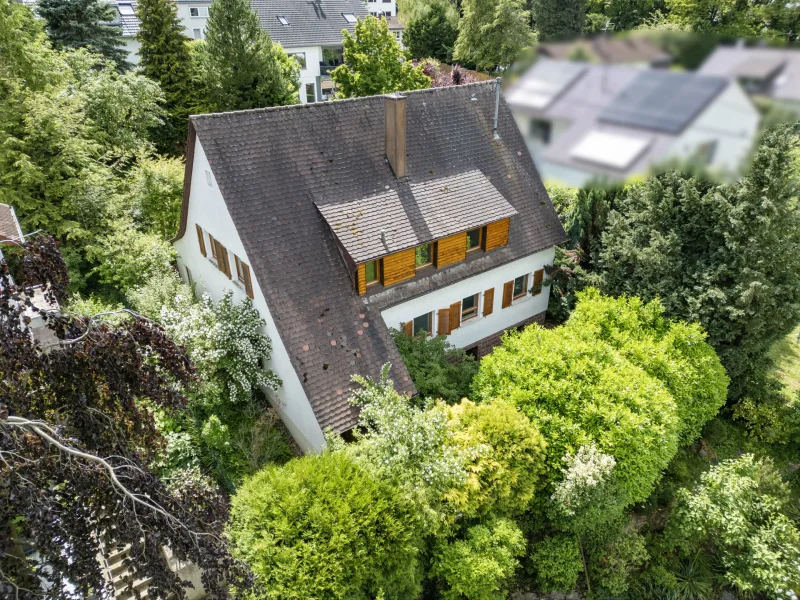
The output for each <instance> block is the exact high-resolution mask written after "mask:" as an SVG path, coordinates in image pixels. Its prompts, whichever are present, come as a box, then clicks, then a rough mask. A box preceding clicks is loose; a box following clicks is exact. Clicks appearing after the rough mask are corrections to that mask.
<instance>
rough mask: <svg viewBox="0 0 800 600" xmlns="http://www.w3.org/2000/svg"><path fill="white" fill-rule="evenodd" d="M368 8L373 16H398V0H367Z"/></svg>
mask: <svg viewBox="0 0 800 600" xmlns="http://www.w3.org/2000/svg"><path fill="white" fill-rule="evenodd" d="M367 10H368V11H369V14H371V15H372V16H373V17H396V16H397V0H367Z"/></svg>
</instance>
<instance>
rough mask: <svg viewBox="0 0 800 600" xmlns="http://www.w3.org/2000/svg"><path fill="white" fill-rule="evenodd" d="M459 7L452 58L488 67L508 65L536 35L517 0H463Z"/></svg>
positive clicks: (486, 69) (482, 67)
mask: <svg viewBox="0 0 800 600" xmlns="http://www.w3.org/2000/svg"><path fill="white" fill-rule="evenodd" d="M461 8H462V13H463V16H462V17H461V20H460V21H459V22H458V38H457V39H456V45H455V50H454V53H453V58H454V59H455V60H458V61H462V62H464V63H467V64H473V65H475V66H477V68H478V69H481V70H483V71H491V70H493V69H495V68H497V67H505V66H508V65H510V64H511V63H512V62H514V60H516V58H517V57H518V56H519V55H520V53H521V52H522V51H523V50H524V49H525V48H528V47H529V46H531V45H532V44H533V43H534V41H535V39H536V36H535V35H534V33H533V31H531V28H530V25H529V22H530V14H529V13H528V12H527V11H526V10H524V9H523V4H522V1H521V0H498V1H495V0H464V2H463V4H462V7H461Z"/></svg>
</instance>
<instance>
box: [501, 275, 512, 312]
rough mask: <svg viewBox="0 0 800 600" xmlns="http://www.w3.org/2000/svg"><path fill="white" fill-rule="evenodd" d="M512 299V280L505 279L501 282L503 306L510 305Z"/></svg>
mask: <svg viewBox="0 0 800 600" xmlns="http://www.w3.org/2000/svg"><path fill="white" fill-rule="evenodd" d="M513 299H514V282H513V281H507V282H506V283H504V284H503V308H508V307H509V306H511V301H512V300H513Z"/></svg>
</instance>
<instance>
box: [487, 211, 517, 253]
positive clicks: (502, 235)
mask: <svg viewBox="0 0 800 600" xmlns="http://www.w3.org/2000/svg"><path fill="white" fill-rule="evenodd" d="M510 223H511V219H502V220H501V221H495V222H494V223H489V224H488V225H487V226H486V234H485V235H484V238H483V239H484V250H486V252H489V251H490V250H494V249H496V248H500V247H502V246H506V245H508V227H509V224H510Z"/></svg>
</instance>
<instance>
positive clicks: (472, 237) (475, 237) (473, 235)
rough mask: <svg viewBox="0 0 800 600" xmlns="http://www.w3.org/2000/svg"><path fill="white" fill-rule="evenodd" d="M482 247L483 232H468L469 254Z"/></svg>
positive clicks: (476, 230) (474, 230)
mask: <svg viewBox="0 0 800 600" xmlns="http://www.w3.org/2000/svg"><path fill="white" fill-rule="evenodd" d="M480 247H481V230H480V228H478V229H471V230H469V231H468V232H467V252H471V251H472V250H477V249H478V248H480Z"/></svg>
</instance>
